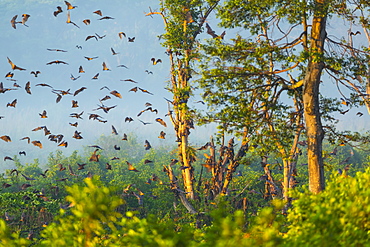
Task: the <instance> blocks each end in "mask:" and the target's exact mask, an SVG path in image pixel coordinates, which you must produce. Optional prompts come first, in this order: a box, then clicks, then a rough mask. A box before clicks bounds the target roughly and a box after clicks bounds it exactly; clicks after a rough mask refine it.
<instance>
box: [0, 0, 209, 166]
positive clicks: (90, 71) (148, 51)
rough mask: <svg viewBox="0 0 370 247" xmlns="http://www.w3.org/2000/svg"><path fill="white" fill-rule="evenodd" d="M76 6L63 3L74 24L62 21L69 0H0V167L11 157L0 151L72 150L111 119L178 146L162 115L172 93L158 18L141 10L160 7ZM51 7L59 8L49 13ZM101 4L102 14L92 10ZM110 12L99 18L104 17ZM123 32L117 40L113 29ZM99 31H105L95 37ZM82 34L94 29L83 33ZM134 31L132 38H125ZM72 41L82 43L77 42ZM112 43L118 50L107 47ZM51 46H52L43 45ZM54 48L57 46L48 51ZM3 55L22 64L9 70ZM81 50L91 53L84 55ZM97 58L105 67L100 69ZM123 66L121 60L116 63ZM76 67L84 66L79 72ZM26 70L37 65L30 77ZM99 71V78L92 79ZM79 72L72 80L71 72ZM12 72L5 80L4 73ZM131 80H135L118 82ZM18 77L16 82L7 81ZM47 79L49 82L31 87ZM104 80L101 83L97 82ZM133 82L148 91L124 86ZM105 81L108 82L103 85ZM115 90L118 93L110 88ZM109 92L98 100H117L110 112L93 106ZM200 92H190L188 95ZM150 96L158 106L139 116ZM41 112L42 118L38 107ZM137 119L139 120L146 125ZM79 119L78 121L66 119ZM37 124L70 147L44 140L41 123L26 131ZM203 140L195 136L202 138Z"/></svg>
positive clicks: (105, 129) (108, 131)
mask: <svg viewBox="0 0 370 247" xmlns="http://www.w3.org/2000/svg"><path fill="white" fill-rule="evenodd" d="M70 3H71V4H72V5H73V6H75V5H76V6H77V7H76V8H74V9H71V10H69V13H70V19H71V21H72V22H74V23H75V24H76V25H77V26H78V27H79V28H78V27H76V26H75V25H74V24H72V23H66V21H67V13H68V11H67V5H66V4H65V3H64V1H42V2H41V1H25V4H24V5H23V6H22V5H16V6H14V4H13V1H5V2H3V1H2V2H1V3H0V9H1V12H2V16H4V18H3V19H2V21H1V22H0V30H1V33H3V34H4V37H3V39H1V41H0V43H1V46H0V54H1V55H0V75H1V76H2V79H1V82H3V85H4V88H11V89H16V90H10V91H7V92H5V93H3V94H0V97H1V99H0V116H3V118H2V119H0V126H1V133H0V136H3V135H8V136H10V137H11V140H12V141H11V142H5V141H2V140H0V158H1V160H0V166H1V165H2V164H4V163H6V164H7V163H9V162H11V161H3V158H2V157H5V156H10V157H13V156H14V155H17V154H18V152H19V151H24V150H25V151H26V153H27V157H28V158H30V157H31V158H39V159H42V158H43V157H47V155H48V154H49V153H50V152H53V151H55V150H57V149H61V150H63V152H64V153H67V154H68V153H70V152H72V151H73V150H75V149H80V148H81V147H82V146H88V145H94V144H95V141H96V139H97V138H99V136H101V135H113V134H112V125H113V126H114V127H115V128H116V130H117V132H118V135H120V136H122V137H123V134H124V133H126V134H130V133H133V134H135V135H137V136H138V139H139V141H142V143H143V145H144V141H145V140H146V139H148V140H149V141H150V142H151V143H152V145H153V143H154V144H155V145H172V146H174V145H176V143H175V135H174V131H173V128H172V126H171V123H170V121H169V118H168V117H165V114H166V113H167V111H168V108H167V101H166V100H165V99H164V97H166V98H168V99H171V93H169V92H168V91H167V90H166V89H165V87H166V86H167V85H168V80H169V61H168V59H167V56H166V55H165V53H164V52H165V48H163V47H162V46H161V44H160V43H161V40H159V38H158V36H159V35H160V34H162V33H163V31H164V29H163V21H162V19H161V18H160V17H159V16H154V17H153V18H151V17H148V16H145V12H148V11H149V6H150V7H151V8H152V9H154V10H155V9H158V6H157V5H156V3H157V1H118V0H117V1H104V3H103V1H70ZM149 3H150V5H149ZM57 6H61V7H62V10H63V12H61V13H59V14H58V15H57V16H54V14H53V13H54V11H57ZM97 10H101V12H102V16H99V15H98V14H95V13H93V12H94V11H97ZM22 14H29V15H30V17H29V19H28V20H27V22H26V23H25V24H26V25H27V26H26V25H23V24H21V23H18V24H16V29H14V28H12V26H11V23H10V20H11V19H12V18H13V16H15V15H18V18H17V20H16V21H22ZM106 16H108V17H112V18H113V19H102V20H99V19H100V18H102V17H106ZM85 19H89V20H90V25H85V24H84V23H83V20H85ZM119 32H124V33H125V35H126V37H123V38H122V39H121V38H120V37H119V35H118V33H119ZM97 35H98V36H100V37H103V38H101V39H100V38H97V39H96V38H95V37H97ZM88 36H95V37H93V38H91V39H88V40H86V38H87V37H88ZM133 37H135V40H134V42H129V41H128V38H133ZM77 46H79V47H81V48H78V47H77ZM111 48H113V50H114V51H115V52H116V53H118V54H116V55H113V54H112V51H111ZM47 49H52V51H50V50H47ZM53 49H58V50H63V51H66V52H62V51H54V50H53ZM7 57H8V58H9V59H10V60H11V61H12V62H13V63H14V64H15V65H16V66H18V67H21V68H24V69H26V70H22V71H20V70H12V68H11V65H10V64H9V63H8V59H7ZM85 57H97V58H96V59H93V60H90V61H89V60H87V59H86V58H85ZM151 58H155V59H156V60H157V59H161V60H162V62H161V63H157V64H156V65H153V63H152V61H151ZM57 60H59V61H63V62H66V63H68V64H63V63H60V64H49V65H47V63H49V62H52V61H57ZM103 62H104V63H105V64H106V66H107V68H108V69H109V70H108V71H104V70H103V66H102V64H103ZM119 65H124V66H126V67H127V68H125V67H117V66H119ZM80 66H82V67H83V70H84V71H85V73H79V67H80ZM32 71H35V72H36V71H40V72H41V73H39V74H38V75H37V77H35V76H34V75H33V74H30V73H31V72H32ZM8 72H12V73H14V76H13V77H12V78H5V75H6V74H7V73H8ZM97 73H99V76H98V79H96V80H93V79H92V78H93V77H94V76H95V75H96V74H97ZM72 75H73V77H75V78H77V77H78V79H76V80H72V79H71V77H72ZM9 79H11V80H9ZM126 79H132V80H134V81H136V82H137V83H133V82H128V81H124V80H126ZM27 82H30V91H31V94H29V93H27V92H26V90H25V86H26V83H27ZM14 83H17V84H18V85H19V86H20V87H19V88H16V87H14V86H13V84H14ZM38 84H48V85H50V86H51V87H52V88H50V87H44V86H36V85H38ZM82 87H86V89H85V90H83V91H82V92H80V93H79V94H77V95H76V96H73V94H74V92H75V91H76V90H78V89H80V88H82ZM103 87H106V88H104V89H101V88H103ZM134 87H139V88H142V89H145V90H147V91H149V92H150V93H151V94H148V93H144V92H141V91H140V90H138V91H137V92H133V91H129V90H130V89H132V88H134ZM107 88H108V89H107ZM58 90H62V91H68V90H69V91H68V92H70V93H71V94H72V95H70V94H67V95H64V96H62V99H61V100H60V101H59V103H57V102H56V99H57V94H56V93H59V94H60V93H61V91H58ZM114 90H115V91H117V92H119V93H120V94H121V96H122V98H118V97H116V96H114V95H112V94H111V93H110V92H111V91H114ZM107 95H108V96H110V99H108V100H105V101H103V104H104V106H108V107H110V106H116V107H114V108H113V109H111V110H109V112H108V113H105V112H103V110H101V109H99V110H96V109H97V108H98V107H99V105H101V102H100V101H99V100H101V99H103V98H104V97H105V96H107ZM15 99H17V104H16V106H15V107H10V106H8V107H7V104H8V103H11V102H12V101H13V100H15ZM72 100H75V101H77V102H78V107H77V108H72ZM198 100H200V98H196V97H194V98H193V99H192V101H191V102H190V104H192V102H196V101H198ZM147 102H149V103H151V104H152V106H151V107H152V108H153V109H158V114H156V113H155V112H151V111H145V112H144V113H142V115H141V116H140V117H137V114H138V113H139V112H140V111H142V110H145V109H146V108H147V107H146V106H145V104H146V103H147ZM44 110H45V111H46V113H47V118H41V116H40V114H41V113H42V112H43V111H44ZM81 112H83V114H82V116H81V117H82V118H83V119H77V118H73V117H71V115H70V114H73V113H78V114H79V113H81ZM89 114H98V115H100V116H101V118H100V119H101V120H103V121H106V122H105V123H103V122H99V121H97V120H91V119H90V120H89ZM126 117H132V118H133V119H134V121H133V122H125V118H126ZM156 118H162V119H163V120H164V121H165V122H167V127H164V126H162V125H160V124H159V123H158V122H156V121H155V119H156ZM139 120H142V121H143V122H145V123H150V124H146V125H144V124H143V123H141V122H140V121H139ZM75 122H78V127H77V128H76V127H73V126H71V125H70V123H75ZM39 126H46V127H47V129H48V130H50V132H51V133H52V134H55V135H58V134H62V135H63V136H64V138H63V140H64V141H66V142H68V147H67V148H64V147H58V146H57V143H55V142H52V141H50V140H48V136H45V134H44V130H43V129H42V130H39V131H32V130H33V129H35V128H37V127H39ZM213 130H214V129H213V128H202V130H199V131H198V130H195V131H194V138H195V139H196V140H199V137H200V139H202V138H203V139H204V138H207V140H208V138H209V136H210V135H211V134H212V131H213ZM75 131H78V132H81V133H80V135H81V136H82V137H83V139H74V138H72V136H73V135H74V133H75ZM160 131H165V132H166V133H167V135H166V139H165V140H163V139H159V138H158V136H159V133H160ZM23 137H30V139H31V141H34V140H37V141H40V142H41V143H42V145H43V148H42V150H40V149H39V148H38V147H36V146H34V145H32V144H28V143H27V141H26V140H20V139H21V138H23ZM200 144H201V143H199V145H200ZM18 157H19V158H21V160H23V161H28V162H29V161H30V160H29V159H27V157H23V156H21V157H20V156H18ZM31 161H32V160H31Z"/></svg>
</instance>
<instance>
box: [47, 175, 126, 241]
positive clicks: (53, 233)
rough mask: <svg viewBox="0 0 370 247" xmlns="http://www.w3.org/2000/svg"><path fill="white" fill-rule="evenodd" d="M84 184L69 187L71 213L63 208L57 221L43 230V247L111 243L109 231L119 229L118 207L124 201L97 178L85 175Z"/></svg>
mask: <svg viewBox="0 0 370 247" xmlns="http://www.w3.org/2000/svg"><path fill="white" fill-rule="evenodd" d="M84 182H85V183H86V185H85V186H78V185H77V184H75V185H73V186H72V187H68V188H67V191H68V192H69V193H70V195H69V196H67V198H66V199H67V201H69V202H70V203H71V204H70V205H69V207H71V209H70V212H71V214H70V215H68V214H66V212H65V210H63V209H61V215H60V216H59V218H58V220H57V221H56V222H53V223H52V224H50V225H49V226H48V227H47V228H46V229H45V230H44V231H43V232H42V233H41V236H42V237H43V238H44V240H42V241H41V246H95V245H97V244H103V245H106V244H108V243H109V242H110V241H111V240H107V239H104V237H105V235H106V234H107V232H110V231H112V232H114V231H116V230H117V222H118V217H120V214H119V213H118V212H116V211H115V209H116V208H117V207H118V206H120V205H122V204H123V203H124V201H123V200H122V199H120V198H118V197H116V196H113V195H112V194H111V193H112V191H111V189H109V188H107V187H104V186H101V185H100V182H99V181H98V180H96V178H95V179H94V180H93V179H90V178H86V179H85V180H84Z"/></svg>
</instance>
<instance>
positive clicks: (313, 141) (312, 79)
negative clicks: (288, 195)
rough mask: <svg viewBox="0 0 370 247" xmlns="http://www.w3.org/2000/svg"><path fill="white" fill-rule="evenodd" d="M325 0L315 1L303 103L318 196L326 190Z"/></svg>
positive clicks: (312, 185) (311, 184) (310, 164)
mask: <svg viewBox="0 0 370 247" xmlns="http://www.w3.org/2000/svg"><path fill="white" fill-rule="evenodd" d="M325 3H326V1H325V0H319V1H316V2H315V4H316V12H315V14H314V17H313V20H312V27H311V29H312V31H311V40H310V42H311V44H310V60H309V63H308V66H307V70H306V76H305V78H304V89H303V104H304V117H305V122H306V134H307V142H308V149H307V156H308V173H309V188H310V191H311V192H313V193H319V192H320V191H322V190H323V189H324V187H325V179H324V167H323V159H322V140H323V137H324V132H323V128H322V124H321V116H320V107H319V87H320V81H321V73H322V70H323V68H324V62H323V61H322V59H323V57H322V56H323V53H324V41H325V38H326V10H325V5H324V4H325Z"/></svg>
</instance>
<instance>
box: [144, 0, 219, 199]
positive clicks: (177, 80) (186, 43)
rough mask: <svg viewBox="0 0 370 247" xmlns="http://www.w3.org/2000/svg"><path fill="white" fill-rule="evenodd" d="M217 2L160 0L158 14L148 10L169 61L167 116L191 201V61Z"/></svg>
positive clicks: (196, 55) (192, 152)
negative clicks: (159, 24) (158, 23)
mask: <svg viewBox="0 0 370 247" xmlns="http://www.w3.org/2000/svg"><path fill="white" fill-rule="evenodd" d="M218 3H219V1H215V0H208V1H200V0H196V1H187V0H177V1H170V0H162V1H161V6H162V7H161V9H160V11H150V12H149V13H148V14H147V15H148V16H152V15H155V14H158V15H160V16H161V17H162V18H163V21H164V25H165V27H164V28H165V33H164V34H163V36H162V38H163V39H164V40H165V41H164V42H163V46H164V47H166V48H167V50H166V54H167V55H168V57H169V60H170V71H171V79H170V82H169V86H168V90H169V91H170V92H171V93H172V94H173V99H172V100H168V102H169V103H168V104H169V113H168V115H169V117H170V119H171V122H172V124H173V127H174V129H175V132H176V136H177V140H176V141H177V142H178V157H179V160H180V163H181V166H182V167H185V169H182V178H183V182H184V187H185V192H186V193H187V196H188V197H189V198H192V199H194V198H195V193H194V168H193V166H192V163H193V162H194V161H195V156H196V155H195V150H194V148H192V147H191V146H190V144H189V135H190V129H192V128H194V123H193V116H192V111H191V109H190V108H189V106H188V100H189V97H190V96H191V94H192V91H193V89H192V83H191V81H192V74H193V68H192V66H193V62H194V60H196V59H197V57H198V35H199V34H200V33H201V31H202V27H203V25H204V23H205V21H206V19H207V17H208V16H209V15H210V14H211V12H212V11H213V10H214V9H215V7H216V6H217V4H218Z"/></svg>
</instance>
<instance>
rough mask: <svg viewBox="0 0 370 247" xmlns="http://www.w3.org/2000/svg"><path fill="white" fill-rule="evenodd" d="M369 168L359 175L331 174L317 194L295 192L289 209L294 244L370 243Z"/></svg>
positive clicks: (291, 240)
mask: <svg viewBox="0 0 370 247" xmlns="http://www.w3.org/2000/svg"><path fill="white" fill-rule="evenodd" d="M369 179H370V169H369V168H367V169H366V171H365V172H363V173H361V172H358V173H357V174H356V176H354V177H350V176H347V175H344V176H339V175H332V176H331V181H330V182H329V183H328V185H327V187H326V189H325V190H324V191H323V192H321V193H320V194H318V195H313V194H311V193H310V192H307V191H306V192H304V193H296V194H294V195H293V197H295V198H297V199H296V200H294V201H293V207H292V209H291V210H290V211H289V212H288V222H289V223H290V225H289V231H288V232H287V234H286V235H285V238H286V240H287V241H288V242H289V243H291V245H292V246H368V244H369V240H370V234H369V232H370V220H369V219H370V206H369V198H370V185H369Z"/></svg>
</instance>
